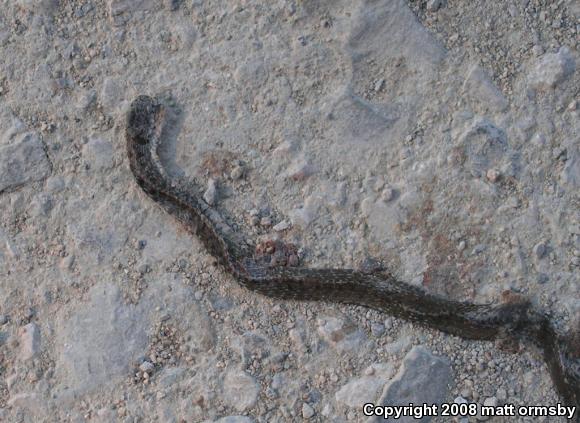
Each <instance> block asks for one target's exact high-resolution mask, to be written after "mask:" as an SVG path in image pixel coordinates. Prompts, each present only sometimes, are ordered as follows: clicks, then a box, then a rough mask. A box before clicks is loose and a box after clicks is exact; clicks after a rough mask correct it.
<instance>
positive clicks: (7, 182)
mask: <svg viewBox="0 0 580 423" xmlns="http://www.w3.org/2000/svg"><path fill="white" fill-rule="evenodd" d="M50 172H51V165H50V162H49V161H48V158H47V157H46V153H45V152H44V146H43V144H42V141H41V140H40V138H39V136H38V135H37V134H35V133H27V134H22V135H21V136H19V137H18V138H17V139H16V141H15V142H14V143H13V144H10V145H7V146H4V147H0V193H1V192H2V191H5V190H12V189H15V188H18V187H19V186H21V185H25V184H27V183H30V182H35V181H40V180H42V179H44V178H46V177H47V176H48V175H49V174H50Z"/></svg>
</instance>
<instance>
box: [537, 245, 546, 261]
mask: <svg viewBox="0 0 580 423" xmlns="http://www.w3.org/2000/svg"><path fill="white" fill-rule="evenodd" d="M545 255H546V246H545V245H544V244H543V243H542V242H539V243H537V244H536V245H534V256H535V257H536V258H537V259H541V258H542V257H544V256H545Z"/></svg>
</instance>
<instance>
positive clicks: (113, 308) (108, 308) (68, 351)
mask: <svg viewBox="0 0 580 423" xmlns="http://www.w3.org/2000/svg"><path fill="white" fill-rule="evenodd" d="M87 297H88V300H87V301H83V302H80V303H79V304H78V305H77V307H75V309H74V310H73V311H72V313H71V314H68V315H67V316H66V317H63V321H61V322H59V324H58V325H55V326H56V327H57V328H58V332H57V340H56V341H55V345H57V346H58V349H57V351H56V352H57V354H58V359H57V368H56V371H57V375H58V377H59V379H60V380H61V381H62V383H63V384H66V385H67V386H68V392H70V393H71V394H73V395H74V394H80V393H86V392H88V391H92V390H95V389H98V388H99V387H100V386H103V385H110V384H112V383H115V381H116V380H117V378H123V377H126V376H127V374H128V372H129V371H130V365H131V363H132V362H134V360H135V359H136V357H137V356H138V355H139V354H142V353H143V351H145V348H146V346H147V343H148V336H147V328H149V319H148V317H147V316H146V315H145V314H144V313H143V311H138V310H137V309H136V308H135V307H131V306H128V305H126V304H124V303H123V299H122V296H121V291H120V290H119V288H118V287H117V286H115V285H112V284H106V283H99V284H97V285H95V286H94V287H93V288H91V289H90V290H89V292H88V294H87Z"/></svg>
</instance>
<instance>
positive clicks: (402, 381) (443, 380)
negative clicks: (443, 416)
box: [369, 346, 451, 423]
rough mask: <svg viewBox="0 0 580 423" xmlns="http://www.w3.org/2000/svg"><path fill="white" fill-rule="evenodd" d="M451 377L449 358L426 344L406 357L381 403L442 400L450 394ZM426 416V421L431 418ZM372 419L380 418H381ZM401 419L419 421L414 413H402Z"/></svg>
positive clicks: (408, 421)
mask: <svg viewBox="0 0 580 423" xmlns="http://www.w3.org/2000/svg"><path fill="white" fill-rule="evenodd" d="M450 381H451V366H450V364H449V362H448V361H447V360H446V359H444V358H442V357H438V356H435V355H433V354H432V353H431V352H430V351H428V350H427V349H426V348H424V347H422V346H417V347H413V349H412V350H411V351H410V352H409V353H408V354H407V355H406V356H405V358H404V359H403V364H402V366H401V368H400V369H399V372H398V373H397V375H396V376H395V377H394V378H393V379H391V381H390V382H389V383H388V384H387V385H386V386H385V388H384V390H383V394H382V396H381V399H380V400H379V401H378V403H379V404H381V405H409V403H411V402H412V403H413V404H422V403H427V404H439V403H441V402H443V401H444V400H445V398H446V396H447V391H448V389H449V388H448V384H449V382H450ZM429 420H430V418H427V417H426V418H425V419H424V421H425V422H427V421H429ZM369 421H372V422H378V421H381V420H379V418H376V419H370V420H369ZM399 421H400V422H404V423H410V422H416V420H415V419H413V417H402V418H401V419H400V420H399Z"/></svg>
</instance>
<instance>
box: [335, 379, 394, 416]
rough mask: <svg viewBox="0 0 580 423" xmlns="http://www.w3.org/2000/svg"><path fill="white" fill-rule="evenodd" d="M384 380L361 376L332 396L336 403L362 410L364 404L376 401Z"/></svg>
mask: <svg viewBox="0 0 580 423" xmlns="http://www.w3.org/2000/svg"><path fill="white" fill-rule="evenodd" d="M386 382H387V380H386V379H383V378H381V377H376V376H363V377H361V378H358V379H354V380H352V381H350V382H348V383H347V384H346V385H344V386H343V387H342V388H340V390H338V392H337V393H336V394H335V395H334V397H335V399H336V401H337V402H340V403H342V404H345V405H347V406H348V407H351V408H362V406H363V405H365V404H366V403H369V402H370V403H373V402H374V401H376V399H377V396H378V394H379V391H380V390H381V389H382V387H383V386H384V384H385V383H386Z"/></svg>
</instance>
